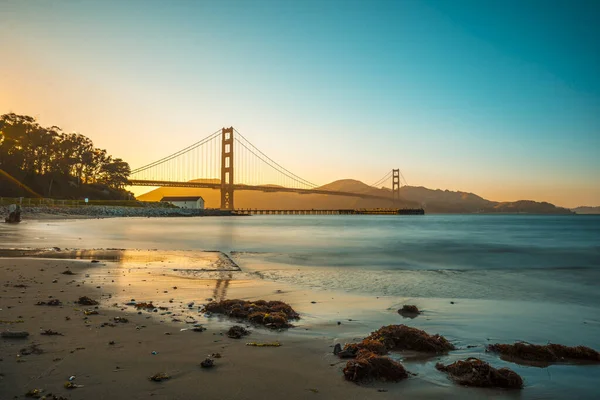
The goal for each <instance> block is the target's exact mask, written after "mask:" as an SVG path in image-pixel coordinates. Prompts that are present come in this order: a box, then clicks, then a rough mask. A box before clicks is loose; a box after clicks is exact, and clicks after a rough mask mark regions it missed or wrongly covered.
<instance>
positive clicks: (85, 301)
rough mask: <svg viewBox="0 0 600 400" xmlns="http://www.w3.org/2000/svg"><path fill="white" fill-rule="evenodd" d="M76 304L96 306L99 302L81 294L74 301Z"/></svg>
mask: <svg viewBox="0 0 600 400" xmlns="http://www.w3.org/2000/svg"><path fill="white" fill-rule="evenodd" d="M76 303H77V304H81V305H82V306H97V305H98V304H99V303H98V302H97V301H96V300H93V299H90V298H89V297H87V296H82V297H80V298H79V300H77V301H76Z"/></svg>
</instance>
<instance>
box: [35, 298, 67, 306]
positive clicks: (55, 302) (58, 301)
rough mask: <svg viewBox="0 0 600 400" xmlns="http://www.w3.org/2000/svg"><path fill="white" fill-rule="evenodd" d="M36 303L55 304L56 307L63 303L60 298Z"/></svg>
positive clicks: (38, 304)
mask: <svg viewBox="0 0 600 400" xmlns="http://www.w3.org/2000/svg"><path fill="white" fill-rule="evenodd" d="M35 305H36V306H53V307H56V306H60V305H62V303H61V302H60V300H58V299H52V300H49V301H47V302H46V301H38V302H37V303H35Z"/></svg>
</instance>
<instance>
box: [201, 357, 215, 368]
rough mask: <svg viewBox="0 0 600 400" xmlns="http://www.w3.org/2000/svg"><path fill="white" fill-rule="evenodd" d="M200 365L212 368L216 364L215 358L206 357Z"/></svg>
mask: <svg viewBox="0 0 600 400" xmlns="http://www.w3.org/2000/svg"><path fill="white" fill-rule="evenodd" d="M200 366H201V367H202V368H212V367H214V366H215V360H213V359H212V358H210V357H208V358H206V359H205V360H204V361H202V362H201V363H200Z"/></svg>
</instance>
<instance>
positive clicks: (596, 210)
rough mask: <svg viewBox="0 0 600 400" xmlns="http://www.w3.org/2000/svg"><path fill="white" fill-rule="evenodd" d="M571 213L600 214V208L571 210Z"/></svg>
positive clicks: (584, 207)
mask: <svg viewBox="0 0 600 400" xmlns="http://www.w3.org/2000/svg"><path fill="white" fill-rule="evenodd" d="M571 211H574V212H575V213H576V214H600V206H598V207H586V206H583V207H577V208H571Z"/></svg>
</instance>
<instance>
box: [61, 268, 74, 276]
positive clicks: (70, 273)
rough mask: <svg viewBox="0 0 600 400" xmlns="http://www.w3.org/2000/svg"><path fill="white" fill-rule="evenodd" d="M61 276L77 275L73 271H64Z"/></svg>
mask: <svg viewBox="0 0 600 400" xmlns="http://www.w3.org/2000/svg"><path fill="white" fill-rule="evenodd" d="M61 274H63V275H75V273H74V272H73V271H71V270H70V269H67V270H64V271H63V272H61Z"/></svg>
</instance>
